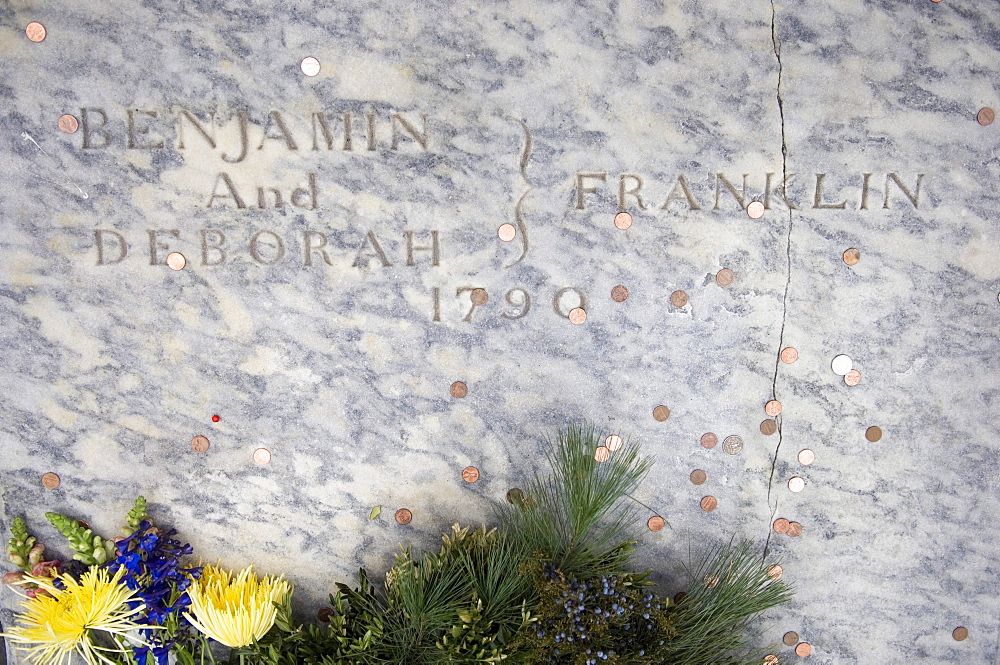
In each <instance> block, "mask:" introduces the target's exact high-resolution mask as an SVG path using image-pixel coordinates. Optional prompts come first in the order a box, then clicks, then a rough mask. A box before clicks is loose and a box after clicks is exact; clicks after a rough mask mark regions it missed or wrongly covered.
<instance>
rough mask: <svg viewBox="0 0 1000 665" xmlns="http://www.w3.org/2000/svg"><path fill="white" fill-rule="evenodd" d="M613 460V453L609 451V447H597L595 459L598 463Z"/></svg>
mask: <svg viewBox="0 0 1000 665" xmlns="http://www.w3.org/2000/svg"><path fill="white" fill-rule="evenodd" d="M610 458H611V451H610V450H608V448H607V446H597V450H595V451H594V459H595V460H597V461H598V462H607V461H608V460H609V459H610Z"/></svg>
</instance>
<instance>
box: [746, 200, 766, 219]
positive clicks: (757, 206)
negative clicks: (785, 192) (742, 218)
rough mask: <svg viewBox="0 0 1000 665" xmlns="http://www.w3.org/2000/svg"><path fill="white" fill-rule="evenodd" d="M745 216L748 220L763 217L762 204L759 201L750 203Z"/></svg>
mask: <svg viewBox="0 0 1000 665" xmlns="http://www.w3.org/2000/svg"><path fill="white" fill-rule="evenodd" d="M747 216H748V217H749V218H750V219H760V218H761V217H763V216H764V204H763V203H761V202H760V201H751V202H750V205H748V206H747Z"/></svg>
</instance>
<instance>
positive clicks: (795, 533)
mask: <svg viewBox="0 0 1000 665" xmlns="http://www.w3.org/2000/svg"><path fill="white" fill-rule="evenodd" d="M788 535H789V536H791V537H792V538H798V537H799V536H801V535H802V525H801V524H799V523H798V522H789V523H788Z"/></svg>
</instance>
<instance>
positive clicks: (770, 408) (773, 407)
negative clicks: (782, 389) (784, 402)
mask: <svg viewBox="0 0 1000 665" xmlns="http://www.w3.org/2000/svg"><path fill="white" fill-rule="evenodd" d="M764 413H766V414H767V415H769V416H771V417H772V418H773V417H774V416H776V415H778V414H779V413H781V402H779V401H778V400H776V399H772V400H771V401H770V402H768V403H767V404H765V405H764Z"/></svg>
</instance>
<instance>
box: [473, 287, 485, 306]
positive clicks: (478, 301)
mask: <svg viewBox="0 0 1000 665" xmlns="http://www.w3.org/2000/svg"><path fill="white" fill-rule="evenodd" d="M469 299H470V300H471V301H472V304H473V305H475V306H476V307H482V306H483V305H485V304H486V301H487V300H489V299H490V296H489V294H488V293H486V289H472V293H470V294H469Z"/></svg>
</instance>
